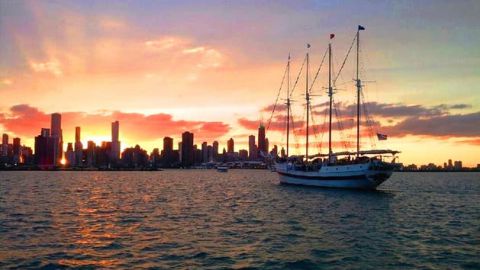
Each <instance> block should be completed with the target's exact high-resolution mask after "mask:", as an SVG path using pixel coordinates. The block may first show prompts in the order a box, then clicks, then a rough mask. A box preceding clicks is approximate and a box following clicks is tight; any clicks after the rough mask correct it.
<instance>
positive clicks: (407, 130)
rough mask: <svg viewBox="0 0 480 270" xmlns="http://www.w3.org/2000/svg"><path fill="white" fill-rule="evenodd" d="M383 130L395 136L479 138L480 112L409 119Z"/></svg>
mask: <svg viewBox="0 0 480 270" xmlns="http://www.w3.org/2000/svg"><path fill="white" fill-rule="evenodd" d="M381 129H382V131H384V132H387V133H388V134H390V135H394V136H405V135H427V136H437V137H479V136H480V112H476V113H470V114H455V115H441V116H434V117H429V118H421V117H409V118H407V119H405V120H403V121H400V122H399V123H398V124H396V125H393V126H385V127H382V128H381Z"/></svg>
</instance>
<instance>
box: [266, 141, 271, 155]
mask: <svg viewBox="0 0 480 270" xmlns="http://www.w3.org/2000/svg"><path fill="white" fill-rule="evenodd" d="M269 144H270V143H269V142H268V138H265V149H267V151H266V152H265V154H266V153H268V148H269Z"/></svg>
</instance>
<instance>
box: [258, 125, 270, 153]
mask: <svg viewBox="0 0 480 270" xmlns="http://www.w3.org/2000/svg"><path fill="white" fill-rule="evenodd" d="M257 145H258V152H263V153H267V152H268V146H267V145H266V141H265V127H264V126H263V124H260V127H258V144H257Z"/></svg>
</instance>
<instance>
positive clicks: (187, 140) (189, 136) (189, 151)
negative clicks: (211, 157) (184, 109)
mask: <svg viewBox="0 0 480 270" xmlns="http://www.w3.org/2000/svg"><path fill="white" fill-rule="evenodd" d="M194 162H195V151H194V148H193V133H190V132H188V131H185V132H184V133H183V134H182V166H183V167H190V166H192V165H193V163H194Z"/></svg>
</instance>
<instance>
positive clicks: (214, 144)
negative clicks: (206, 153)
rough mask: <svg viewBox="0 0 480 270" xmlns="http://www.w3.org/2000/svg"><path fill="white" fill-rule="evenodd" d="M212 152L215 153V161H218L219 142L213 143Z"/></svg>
mask: <svg viewBox="0 0 480 270" xmlns="http://www.w3.org/2000/svg"><path fill="white" fill-rule="evenodd" d="M212 151H213V153H212V154H213V161H217V160H218V142H217V141H213V143H212Z"/></svg>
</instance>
